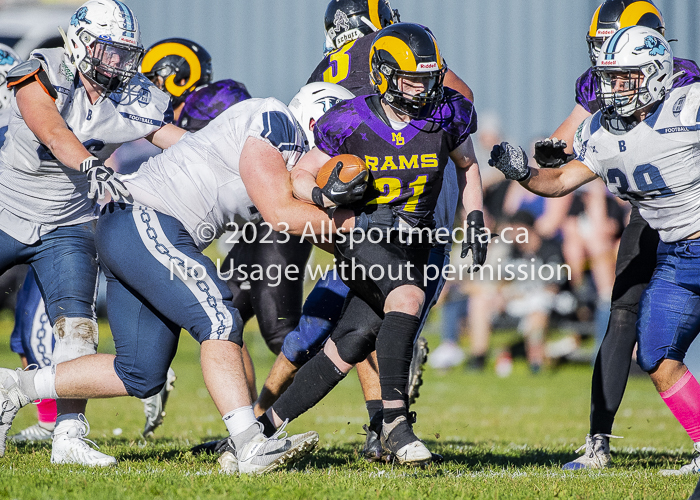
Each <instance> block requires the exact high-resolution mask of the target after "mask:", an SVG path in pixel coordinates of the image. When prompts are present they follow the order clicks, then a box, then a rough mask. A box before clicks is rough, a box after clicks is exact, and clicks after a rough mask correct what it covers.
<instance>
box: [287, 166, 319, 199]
mask: <svg viewBox="0 0 700 500" xmlns="http://www.w3.org/2000/svg"><path fill="white" fill-rule="evenodd" d="M315 187H316V179H315V177H314V176H313V175H311V173H309V172H307V171H305V170H292V190H293V192H294V197H295V198H297V199H298V200H301V201H305V202H306V203H312V204H313V198H312V196H311V193H312V192H313V189H314V188H315Z"/></svg>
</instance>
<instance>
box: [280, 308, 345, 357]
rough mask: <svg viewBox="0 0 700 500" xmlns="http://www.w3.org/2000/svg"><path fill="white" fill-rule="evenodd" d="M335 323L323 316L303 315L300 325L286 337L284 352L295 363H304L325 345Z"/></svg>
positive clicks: (283, 346)
mask: <svg viewBox="0 0 700 500" xmlns="http://www.w3.org/2000/svg"><path fill="white" fill-rule="evenodd" d="M331 328H333V323H332V322H330V321H328V320H325V319H323V318H317V317H314V316H302V317H301V320H300V321H299V325H298V326H297V327H296V328H295V329H294V330H293V331H291V332H289V334H288V335H287V336H286V337H285V339H284V343H283V344H282V353H283V354H284V356H285V357H286V358H287V359H288V360H289V361H290V362H292V363H294V364H295V365H303V364H304V363H306V362H307V361H308V360H310V359H311V358H313V357H314V356H315V355H316V353H317V352H318V351H319V350H320V349H321V347H323V343H324V342H325V341H326V339H327V338H328V335H329V334H330V331H331Z"/></svg>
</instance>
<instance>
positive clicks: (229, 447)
mask: <svg viewBox="0 0 700 500" xmlns="http://www.w3.org/2000/svg"><path fill="white" fill-rule="evenodd" d="M213 442H214V443H217V445H218V449H219V450H220V452H221V451H223V453H221V456H220V457H219V458H218V460H217V461H218V462H219V465H220V466H221V469H220V470H219V472H220V473H222V474H235V473H236V472H238V458H236V447H235V446H234V444H233V441H232V440H231V438H226V439H222V440H221V441H213ZM205 444H206V443H205ZM200 446H201V445H200Z"/></svg>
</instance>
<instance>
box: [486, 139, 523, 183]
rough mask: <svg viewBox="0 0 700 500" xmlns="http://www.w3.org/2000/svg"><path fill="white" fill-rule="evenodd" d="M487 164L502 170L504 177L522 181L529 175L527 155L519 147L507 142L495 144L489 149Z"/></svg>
mask: <svg viewBox="0 0 700 500" xmlns="http://www.w3.org/2000/svg"><path fill="white" fill-rule="evenodd" d="M489 165H491V166H492V167H496V168H497V169H498V170H500V171H501V172H503V175H505V176H506V179H511V180H513V181H518V182H520V181H524V180H526V179H527V178H528V177H530V167H528V166H527V155H526V154H525V151H524V150H523V148H521V147H517V148H516V147H515V146H511V145H510V144H508V143H507V142H502V143H500V144H496V145H495V146H494V147H493V149H492V150H491V158H490V159H489Z"/></svg>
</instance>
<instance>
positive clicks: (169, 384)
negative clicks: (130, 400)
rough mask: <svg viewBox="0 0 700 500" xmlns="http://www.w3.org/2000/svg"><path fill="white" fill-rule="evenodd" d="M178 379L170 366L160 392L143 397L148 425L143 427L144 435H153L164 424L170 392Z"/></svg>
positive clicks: (147, 436)
mask: <svg viewBox="0 0 700 500" xmlns="http://www.w3.org/2000/svg"><path fill="white" fill-rule="evenodd" d="M175 380H177V377H176V376H175V372H174V371H173V369H172V368H168V375H167V378H166V380H165V385H164V386H163V388H162V389H161V390H160V392H159V393H158V394H155V395H153V396H151V397H150V398H146V399H142V400H141V401H143V412H144V413H145V414H146V426H145V427H144V428H143V437H146V438H149V437H153V431H155V430H156V429H157V428H158V427H160V426H161V425H163V418H165V404H166V403H167V402H168V397H169V396H170V392H171V391H172V390H173V383H174V382H175Z"/></svg>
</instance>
